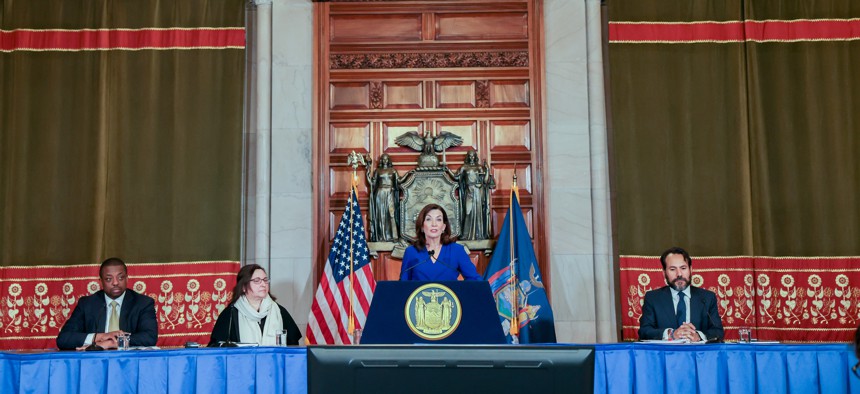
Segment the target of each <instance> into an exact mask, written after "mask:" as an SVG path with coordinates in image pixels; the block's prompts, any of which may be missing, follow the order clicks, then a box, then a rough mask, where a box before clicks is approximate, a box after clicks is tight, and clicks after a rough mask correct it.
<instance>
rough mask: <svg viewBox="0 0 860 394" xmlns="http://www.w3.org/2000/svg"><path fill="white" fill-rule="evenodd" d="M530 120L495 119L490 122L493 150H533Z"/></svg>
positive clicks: (491, 146)
mask: <svg viewBox="0 0 860 394" xmlns="http://www.w3.org/2000/svg"><path fill="white" fill-rule="evenodd" d="M529 125H530V123H529V121H528V120H495V121H491V122H490V148H491V149H492V150H493V151H507V152H528V151H530V150H531V146H532V144H531V127H530V126H529Z"/></svg>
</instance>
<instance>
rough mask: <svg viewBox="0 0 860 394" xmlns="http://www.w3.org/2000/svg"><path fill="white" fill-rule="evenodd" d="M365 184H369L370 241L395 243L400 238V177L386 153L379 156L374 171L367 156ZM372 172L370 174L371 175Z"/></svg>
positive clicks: (371, 162)
mask: <svg viewBox="0 0 860 394" xmlns="http://www.w3.org/2000/svg"><path fill="white" fill-rule="evenodd" d="M365 160H366V161H367V167H366V168H367V182H368V183H369V184H370V240H371V241H372V242H396V241H397V240H398V239H399V238H400V234H399V232H398V230H397V229H398V228H399V227H398V226H397V218H398V216H399V215H398V213H399V210H400V176H399V174H397V170H396V169H394V167H393V166H392V164H391V157H390V156H388V154H387V153H383V154H382V155H381V156H379V164H377V167H376V171H375V172H372V170H371V168H372V167H373V165H372V164H373V160H372V159H371V158H370V157H369V156H368V157H367V158H366V159H365ZM371 172H372V173H371Z"/></svg>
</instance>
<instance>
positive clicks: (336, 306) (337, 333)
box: [306, 187, 376, 345]
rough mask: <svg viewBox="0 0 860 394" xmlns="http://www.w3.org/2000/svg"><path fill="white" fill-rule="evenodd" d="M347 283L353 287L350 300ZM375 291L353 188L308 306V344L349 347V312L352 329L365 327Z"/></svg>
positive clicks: (359, 212)
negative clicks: (352, 321)
mask: <svg viewBox="0 0 860 394" xmlns="http://www.w3.org/2000/svg"><path fill="white" fill-rule="evenodd" d="M350 223H351V224H350ZM350 245H351V248H352V254H351V255H352V261H353V270H354V275H353V277H352V278H354V280H353V281H352V282H351V281H350V279H351V278H350V275H349V273H350ZM350 283H352V285H353V286H352V291H353V293H354V294H353V295H352V296H350ZM375 289H376V280H375V279H374V278H373V270H372V268H371V266H370V250H369V249H368V248H367V240H365V239H364V221H363V220H362V219H361V209H359V207H358V198H357V196H356V192H355V188H354V187H353V188H352V192H350V195H349V201H347V203H346V209H345V210H344V213H343V217H341V219H340V225H338V227H337V234H335V237H334V242H332V245H331V252H329V254H328V259H327V260H326V264H325V272H324V273H323V276H322V278H321V279H320V286H319V287H318V288H317V292H316V295H315V296H314V301H313V305H311V313H310V316H308V330H307V335H306V337H307V342H308V344H311V345H313V344H330V345H331V344H334V345H342V344H350V343H352V338H351V337H350V335H349V334H350V333H349V332H348V327H349V315H350V313H349V311H350V309H352V310H353V311H354V312H353V313H354V314H355V317H354V319H355V320H354V324H355V328H357V329H359V328H362V327H364V322H365V320H366V319H367V311H368V310H369V309H370V301H371V300H372V299H373V291H374V290H375ZM350 299H352V302H350ZM351 305H352V306H351Z"/></svg>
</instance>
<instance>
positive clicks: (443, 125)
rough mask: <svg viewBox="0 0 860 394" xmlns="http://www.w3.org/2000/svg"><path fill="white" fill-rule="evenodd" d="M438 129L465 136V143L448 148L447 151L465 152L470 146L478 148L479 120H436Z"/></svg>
mask: <svg viewBox="0 0 860 394" xmlns="http://www.w3.org/2000/svg"><path fill="white" fill-rule="evenodd" d="M436 130H440V131H447V132H449V133H454V134H457V135H459V136H460V137H462V138H463V145H461V146H457V147H453V148H450V149H448V150H447V153H449V154H450V153H455V152H465V151H468V150H469V148H473V149H475V150H478V122H477V121H474V120H443V121H439V122H436Z"/></svg>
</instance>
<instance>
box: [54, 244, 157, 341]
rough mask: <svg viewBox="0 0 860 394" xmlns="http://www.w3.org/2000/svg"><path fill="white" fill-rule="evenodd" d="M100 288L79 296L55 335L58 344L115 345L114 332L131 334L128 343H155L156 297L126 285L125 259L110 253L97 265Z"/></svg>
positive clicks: (115, 334) (117, 334) (115, 337)
mask: <svg viewBox="0 0 860 394" xmlns="http://www.w3.org/2000/svg"><path fill="white" fill-rule="evenodd" d="M99 281H100V282H101V286H102V289H101V290H99V291H97V292H95V294H92V295H89V296H86V297H81V299H80V300H79V301H78V305H77V306H76V307H75V310H74V312H72V316H71V317H70V318H69V320H67V321H66V324H64V325H63V328H62V329H60V335H59V336H58V337H57V347H58V348H60V349H64V350H70V349H82V348H86V347H88V346H90V345H97V346H100V347H101V348H103V349H112V348H116V347H117V336H119V335H121V334H130V336H131V340H130V341H129V345H130V346H155V343H156V342H157V341H158V321H157V320H156V318H155V300H153V299H152V298H151V297H149V296H146V295H142V294H138V293H137V292H135V291H134V290H131V289H128V288H127V285H128V269H127V268H126V266H125V263H124V262H123V261H122V260H120V259H118V258H116V257H111V258H109V259H107V260H105V261H104V262H102V264H101V267H99Z"/></svg>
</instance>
